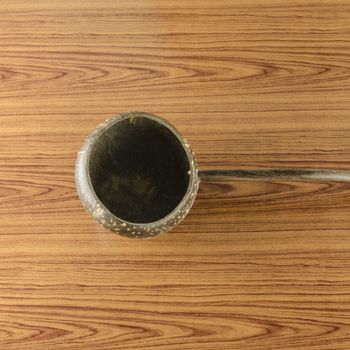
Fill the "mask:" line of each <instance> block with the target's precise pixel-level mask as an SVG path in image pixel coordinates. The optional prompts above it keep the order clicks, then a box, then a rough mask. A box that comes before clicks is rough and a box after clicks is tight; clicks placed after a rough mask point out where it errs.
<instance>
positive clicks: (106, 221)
mask: <svg viewBox="0 0 350 350" xmlns="http://www.w3.org/2000/svg"><path fill="white" fill-rule="evenodd" d="M138 117H142V118H149V119H152V120H153V121H156V122H158V123H161V124H162V125H163V126H165V127H167V128H168V129H169V130H170V131H171V132H172V133H173V134H174V135H175V136H176V137H177V138H178V140H179V141H180V142H181V144H182V146H183V147H184V150H185V152H186V155H187V157H188V160H189V165H190V170H189V171H190V174H189V175H190V179H189V184H188V188H187V191H186V193H185V195H184V197H183V199H182V200H181V202H180V203H179V204H178V205H177V207H176V208H175V209H174V210H173V211H172V212H170V213H169V214H168V215H166V216H165V217H163V218H162V219H160V220H158V221H154V222H150V223H133V222H128V221H125V220H122V219H121V218H119V217H117V216H116V215H114V214H113V213H112V212H111V211H110V210H108V208H107V207H105V205H104V204H103V203H102V202H101V200H100V199H99V198H98V197H97V195H96V193H95V191H94V189H93V186H92V184H91V181H90V173H89V159H90V152H91V149H92V147H93V145H94V143H95V142H96V140H97V139H98V137H99V136H100V135H101V133H102V132H104V131H105V130H106V129H108V128H109V127H110V126H112V125H114V124H115V123H118V122H120V121H122V120H124V119H126V118H138ZM75 182H76V188H77V192H78V195H79V198H80V200H81V202H82V203H83V205H84V207H85V208H86V210H87V211H88V212H89V213H90V215H91V216H92V217H93V218H94V219H95V220H97V221H98V222H99V223H100V224H102V225H103V226H104V227H106V228H107V229H109V230H110V231H112V232H114V233H116V234H118V235H121V236H125V237H129V238H150V237H154V236H158V235H160V234H162V233H164V232H166V231H169V230H170V229H171V228H173V227H174V226H175V225H177V224H179V223H180V222H181V221H182V220H183V219H184V217H185V216H186V215H187V213H188V212H189V210H190V209H191V207H192V205H193V203H194V200H195V198H196V195H197V192H198V187H199V176H198V167H197V163H196V160H195V155H194V153H193V152H192V150H191V148H190V146H189V144H188V143H187V141H186V140H185V139H184V138H183V137H182V136H181V134H180V133H179V132H178V131H177V130H176V129H175V127H174V126H172V125H171V124H169V123H168V122H167V121H166V120H164V119H162V118H160V117H157V116H155V115H153V114H149V113H143V112H129V113H124V114H121V115H118V116H115V117H112V118H110V119H107V120H106V121H104V122H103V123H101V124H100V125H99V126H98V127H97V128H96V129H95V130H94V131H93V132H92V133H91V134H90V135H89V136H88V137H87V138H86V140H85V142H84V144H83V145H82V147H81V149H80V151H79V153H78V155H77V160H76V171H75Z"/></svg>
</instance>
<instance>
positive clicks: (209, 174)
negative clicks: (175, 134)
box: [199, 169, 350, 182]
mask: <svg viewBox="0 0 350 350" xmlns="http://www.w3.org/2000/svg"><path fill="white" fill-rule="evenodd" d="M199 177H200V179H201V181H203V182H206V181H211V180H220V181H225V180H232V179H235V180H276V179H286V180H314V181H341V182H350V171H346V170H334V169H257V170H200V171H199Z"/></svg>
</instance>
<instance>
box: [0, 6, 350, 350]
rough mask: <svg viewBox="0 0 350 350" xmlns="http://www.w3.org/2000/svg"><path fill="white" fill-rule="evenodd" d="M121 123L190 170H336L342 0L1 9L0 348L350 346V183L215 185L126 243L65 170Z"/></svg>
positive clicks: (345, 163)
mask: <svg viewBox="0 0 350 350" xmlns="http://www.w3.org/2000/svg"><path fill="white" fill-rule="evenodd" d="M132 110H138V111H146V112H151V113H155V114H159V115H161V116H163V117H165V118H166V119H167V120H169V121H170V122H171V123H173V124H174V125H176V127H177V128H178V129H179V130H180V131H181V133H182V134H183V135H184V136H185V137H186V139H187V140H188V141H189V142H190V144H191V145H192V148H193V150H194V151H195V152H196V154H197V158H198V161H199V164H200V166H201V168H202V169H255V168H259V169H260V168H276V167H280V168H291V167H295V168H303V167H304V168H305V167H306V168H320V167H326V168H335V169H343V170H346V169H348V170H350V137H349V136H350V3H349V2H348V1H344V0H342V1H340V0H339V1H338V0H327V1H324V0H318V1H313V0H298V1H295V0H291V1H283V0H263V1H256V0H244V1H243V0H238V1H233V0H232V1H229V0H215V1H214V0H201V1H199V0H190V1H188V0H179V1H175V0H164V1H161V0H158V1H156V0H140V1H126V0H118V1H114V0H102V1H100V0H91V1H68V0H62V1H59V0H55V1H52V0H51V1H50V0H45V1H44V0H33V1H20V0H11V1H10V0H2V1H0V118H1V119H0V120H1V129H0V130H1V135H0V150H1V153H0V197H1V202H0V203H1V204H0V205H1V206H0V214H1V215H0V349H1V350H41V349H45V350H51V349H52V350H63V349H67V350H68V349H69V350H75V349H77V350H78V349H79V350H80V349H81V350H85V349H89V350H90V349H91V350H114V349H124V350H129V349H140V350H156V349H159V350H178V349H179V350H186V349H187V350H189V349H191V350H192V349H193V350H194V349H200V350H212V349H220V350H221V349H225V350H226V349H227V350H231V349H239V350H248V349H249V350H253V349H254V350H266V349H269V350H280V349H283V350H291V349H310V350H311V349H313V350H326V349H327V350H340V349H344V350H349V349H350V260H349V259H350V232H349V231H350V186H349V185H347V184H346V183H341V182H336V181H334V182H332V181H310V180H304V181H291V180H278V181H267V180H266V181H231V182H230V181H211V182H208V183H203V184H202V185H201V188H200V193H199V196H198V198H197V201H196V202H195V205H194V207H193V209H192V210H191V212H190V214H189V215H188V216H187V217H186V219H185V220H184V221H183V222H182V223H181V225H179V226H177V227H176V229H174V230H173V231H171V232H169V233H167V234H166V235H163V236H160V237H158V238H156V239H151V240H138V241H135V240H128V239H125V238H121V237H119V236H116V235H113V234H112V233H109V232H108V231H106V230H105V229H104V228H102V227H101V226H99V225H98V224H96V223H95V222H94V220H93V219H92V218H91V217H90V216H89V215H88V214H87V213H86V212H85V211H84V209H83V207H82V206H81V204H80V202H79V200H78V197H77V194H76V191H75V184H74V164H75V157H76V153H77V151H78V150H79V147H80V145H81V143H82V142H83V140H84V138H85V136H86V135H87V134H88V133H89V132H90V131H91V130H92V129H94V128H95V126H96V125H97V124H98V123H100V122H101V121H103V120H104V119H106V118H107V117H110V116H112V115H114V114H117V113H121V112H125V111H132Z"/></svg>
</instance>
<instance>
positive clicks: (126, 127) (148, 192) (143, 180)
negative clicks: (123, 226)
mask: <svg viewBox="0 0 350 350" xmlns="http://www.w3.org/2000/svg"><path fill="white" fill-rule="evenodd" d="M189 169H190V164H189V160H188V157H187V154H186V152H185V150H184V147H183V145H182V143H181V142H180V140H179V139H178V138H177V136H176V135H175V134H174V133H173V132H172V131H171V130H170V129H168V128H167V127H166V126H164V125H163V124H162V123H160V122H158V121H156V120H153V119H150V118H147V117H129V118H126V119H122V120H121V121H119V122H117V123H114V124H113V125H111V126H110V127H108V128H107V129H105V130H104V131H103V132H102V134H100V135H98V137H97V138H96V139H95V143H94V146H93V147H92V150H91V153H90V158H89V173H90V179H91V183H92V186H93V188H94V191H95V193H96V195H97V196H98V197H99V199H100V200H101V202H102V203H103V204H104V205H105V206H106V207H107V208H108V209H109V210H110V211H111V212H112V213H113V214H114V215H116V216H117V217H119V218H121V219H123V220H126V221H129V222H134V223H149V222H153V221H157V220H160V219H162V218H163V217H165V216H166V215H167V214H169V213H170V212H171V211H172V210H173V209H175V208H176V206H177V205H178V204H179V203H180V201H181V200H182V198H183V197H184V195H185V193H186V191H187V188H188V185H189V178H190V176H189V174H188V172H189Z"/></svg>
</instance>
